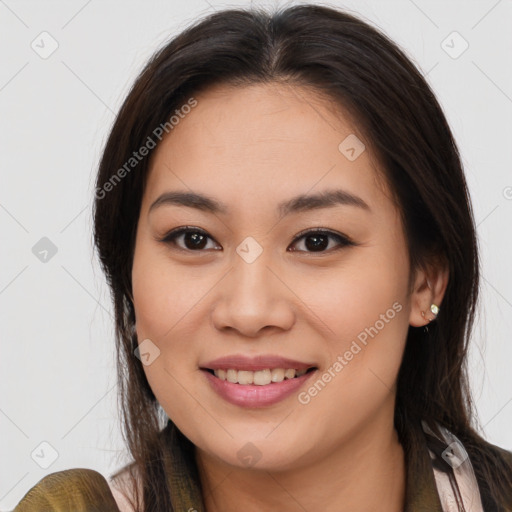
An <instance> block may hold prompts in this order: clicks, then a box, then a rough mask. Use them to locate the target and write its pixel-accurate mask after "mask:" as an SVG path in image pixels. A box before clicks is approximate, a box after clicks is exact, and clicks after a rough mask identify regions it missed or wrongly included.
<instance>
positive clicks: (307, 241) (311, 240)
mask: <svg viewBox="0 0 512 512" xmlns="http://www.w3.org/2000/svg"><path fill="white" fill-rule="evenodd" d="M302 239H304V246H305V247H306V248H307V249H308V251H306V252H327V251H326V250H325V249H326V248H327V247H328V246H329V239H331V240H335V241H336V242H337V245H338V249H341V248H343V247H347V246H350V245H355V244H354V243H353V242H352V241H351V240H349V239H348V238H347V237H346V236H343V235H340V234H338V233H334V232H332V231H329V230H326V229H320V230H319V229H316V230H311V231H307V232H306V233H302V234H300V235H299V236H297V238H295V240H294V243H296V242H297V241H300V240H302ZM335 246H336V244H335ZM329 249H332V247H330V248H329ZM293 250H296V249H293ZM293 250H292V251H293ZM336 250H337V249H336Z"/></svg>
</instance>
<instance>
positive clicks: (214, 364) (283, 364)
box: [201, 354, 315, 371]
mask: <svg viewBox="0 0 512 512" xmlns="http://www.w3.org/2000/svg"><path fill="white" fill-rule="evenodd" d="M312 367H315V364H314V363H307V362H301V361H295V360H293V359H288V358H286V357H280V356H275V355H270V354H269V355H266V354H263V355H259V356H253V357H249V356H245V355H242V354H236V355H232V356H224V357H219V358H218V359H214V360H213V361H209V362H207V363H205V364H204V365H201V368H203V369H207V370H229V369H235V370H246V371H258V370H266V369H267V368H269V369H273V368H285V369H286V368H295V369H296V370H307V369H308V368H312Z"/></svg>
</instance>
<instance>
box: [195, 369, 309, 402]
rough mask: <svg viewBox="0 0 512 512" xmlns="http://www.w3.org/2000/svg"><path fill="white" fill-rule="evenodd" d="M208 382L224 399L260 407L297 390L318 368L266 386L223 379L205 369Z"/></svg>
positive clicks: (278, 400)
mask: <svg viewBox="0 0 512 512" xmlns="http://www.w3.org/2000/svg"><path fill="white" fill-rule="evenodd" d="M203 373H204V374H205V376H206V378H207V379H208V382H209V383H210V385H211V386H212V388H213V389H214V391H216V392H217V394H219V395H220V396H221V397H222V398H224V400H226V401H227V402H230V403H232V404H234V405H238V406H240V407H252V408H260V407H266V406H268V405H273V404H276V403H278V402H280V401H281V400H284V399H285V398H287V397H288V396H290V395H291V394H293V393H294V392H296V391H297V390H298V389H299V388H300V387H301V386H302V385H303V384H304V383H305V382H306V381H307V380H308V379H309V378H310V377H311V376H312V375H313V374H314V373H316V370H313V371H310V372H308V373H305V374H304V375H301V376H300V377H295V378H293V379H285V380H283V381H282V382H272V383H271V384H266V385H265V386H256V385H254V384H234V383H233V382H229V381H227V380H221V379H219V378H218V377H215V375H213V374H211V373H210V372H208V371H206V370H203Z"/></svg>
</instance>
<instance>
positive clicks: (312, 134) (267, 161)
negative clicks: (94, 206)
mask: <svg viewBox="0 0 512 512" xmlns="http://www.w3.org/2000/svg"><path fill="white" fill-rule="evenodd" d="M194 99H195V100H196V101H197V104H196V106H195V107H194V108H192V109H190V111H189V113H187V114H182V116H180V118H179V121H178V123H176V124H174V126H173V128H172V130H171V131H170V132H169V134H168V135H166V136H165V137H164V138H163V140H162V142H161V143H160V144H159V145H158V147H157V149H156V150H155V154H154V155H153V158H152V161H151V166H150V170H149V176H148V180H147V188H146V193H147V195H149V196H153V197H154V195H155V194H158V193H161V192H162V191H165V189H168V188H171V189H176V188H179V189H180V190H187V189H189V190H194V191H201V192H208V193H209V195H222V196H223V197H226V196H227V199H226V202H229V201H230V197H231V199H232V200H233V201H237V200H239V198H240V197H244V200H246V201H249V202H250V201H251V199H253V200H255V201H257V200H258V199H259V200H261V199H262V198H265V199H266V200H268V201H274V200H275V201H276V202H281V200H282V198H283V197H288V196H292V195H298V194H304V193H306V192H308V191H309V190H312V191H314V192H320V191H322V190H323V189H333V188H339V187H343V188H344V189H346V190H347V191H349V192H352V193H354V194H357V195H359V196H364V199H365V201H367V202H369V203H374V204H375V203H378V202H379V201H382V200H384V199H383V197H381V196H382V195H383V192H384V195H387V194H386V191H385V190H383V187H384V188H385V184H383V183H382V181H381V180H380V179H379V172H378V169H377V167H378V166H377V163H376V161H375V158H374V157H373V155H372V154H371V151H370V147H369V144H368V142H369V141H366V140H365V139H364V137H363V135H362V134H361V133H360V131H359V130H358V127H357V125H356V124H355V123H354V121H353V119H352V118H351V116H350V115H349V114H348V113H347V112H345V111H344V109H343V107H342V106H341V105H340V104H338V103H335V102H334V101H332V100H329V99H328V98H326V97H325V96H321V95H320V94H319V93H317V92H316V91H314V90H312V89H310V88H305V87H301V86H296V85H294V86H291V85H285V84H277V83H272V84H253V85H246V86H242V87H241V86H236V87H235V86H231V85H217V86H214V87H212V88H209V89H207V90H205V91H203V92H202V93H200V94H198V95H195V96H194ZM185 101H186V100H185ZM347 150H348V153H347ZM354 156H355V157H356V158H354ZM246 206H249V204H248V203H246Z"/></svg>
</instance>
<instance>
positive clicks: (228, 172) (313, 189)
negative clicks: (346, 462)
mask: <svg viewBox="0 0 512 512" xmlns="http://www.w3.org/2000/svg"><path fill="white" fill-rule="evenodd" d="M195 99H196V100H197V105H196V106H195V107H194V108H192V109H190V110H191V111H190V112H189V113H188V114H186V115H182V116H181V117H180V120H179V123H177V124H175V125H174V128H173V129H172V131H171V132H170V133H169V135H168V136H167V137H166V138H164V139H163V141H162V143H161V144H160V145H159V146H158V147H157V149H156V150H155V153H154V154H153V155H152V161H151V168H150V173H149V176H148V181H147V187H146V189H145V192H144V197H143V201H142V207H141V212H140V219H139V223H138V228H137V238H136V246H135V255H134V263H133V273H132V278H133V298H134V305H135V312H136V329H137V336H138V340H139V344H141V343H143V344H142V345H141V346H140V350H141V353H143V354H146V355H145V356H143V361H144V363H145V364H144V371H145V373H146V375H147V379H148V381H149V383H150V385H151V388H152V389H153V392H154V394H155V396H156V397H157V399H158V401H159V402H160V404H161V405H162V407H163V408H164V409H165V411H166V412H167V414H168V416H169V417H170V418H171V419H172V420H173V422H174V423H175V424H176V425H177V426H178V428H179V429H180V430H181V431H182V432H183V433H184V434H185V435H186V436H187V437H188V438H189V439H190V440H191V441H192V442H193V443H194V444H195V445H196V446H197V447H198V448H199V449H200V453H203V454H205V455H206V456H209V457H214V458H215V459H216V460H219V459H220V460H222V461H224V462H225V463H228V464H231V465H235V466H239V467H249V466H251V465H254V466H255V467H258V468H267V469H286V468H291V467H300V465H301V464H311V463H312V462H314V461H315V460H316V459H319V458H322V457H325V456H326V455H327V454H332V453H334V452H336V451H337V450H343V447H344V446H347V444H348V443H349V442H350V441H351V440H352V439H354V438H355V437H356V436H360V435H367V434H368V435H370V432H371V430H370V429H371V428H375V426H376V425H381V426H382V425H389V426H391V425H392V418H393V409H394V396H395V381H396V377H397V373H398V369H399V366H400V362H401V357H402V353H403V350H404V346H405V339H406V335H407V330H408V326H409V323H410V320H411V318H412V314H413V313H412V309H413V308H412V307H411V300H412V299H411V296H410V295H409V294H408V282H409V281H408V279H409V264H408V256H407V254H408V253H407V246H406V241H405V239H404V233H403V229H402V225H401V222H400V218H399V214H398V211H397V210H396V208H395V206H394V204H393V202H392V200H391V194H390V192H389V190H388V189H386V188H385V186H384V184H383V183H382V181H381V180H379V179H378V178H377V172H376V170H375V168H374V167H373V165H374V164H373V163H372V162H373V161H372V160H371V155H370V149H369V148H368V147H366V149H365V148H364V146H362V142H361V140H360V139H361V137H359V139H358V138H356V137H357V135H355V134H356V129H357V127H356V126H354V125H352V124H351V123H350V120H349V118H348V117H346V116H344V115H343V114H342V112H341V111H338V112H337V110H339V109H335V108H334V106H333V104H332V103H327V102H326V100H321V99H320V98H318V97H317V96H316V95H315V94H314V93H313V92H312V91H311V90H308V89H304V88H301V87H290V86H284V85H277V84H272V85H268V84H267V85H253V86H248V87H243V88H241V87H237V88H230V87H227V86H216V87H215V88H213V89H210V90H208V91H207V92H205V93H203V94H200V95H198V96H196V97H195ZM187 111H188V109H187ZM363 142H364V141H363ZM166 194H167V196H166ZM171 194H174V196H172V195H171ZM178 194H182V196H178ZM195 194H197V195H198V196H199V195H200V196H201V197H205V198H207V199H201V198H194V195H195ZM331 194H332V196H331ZM299 196H303V197H301V198H300V199H296V198H298V197H299ZM322 196H324V199H325V200H322ZM180 197H181V198H180ZM187 226H188V227H190V232H189V233H177V234H176V236H174V238H170V237H169V238H167V240H164V239H166V235H167V234H168V233H169V232H170V231H171V230H176V229H177V228H183V227H187ZM319 230H321V231H323V233H319V232H318V231H319ZM304 232H307V233H304ZM347 240H348V241H347ZM416 314H417V312H416ZM286 370H288V371H286ZM293 370H299V372H298V376H297V372H294V371H293ZM306 370H309V371H307V372H306V373H304V372H305V371H306ZM215 374H216V375H215ZM294 375H295V377H293V376H294ZM284 377H288V378H284ZM292 377H293V378H292ZM283 378H284V380H283ZM223 379H227V380H223ZM230 381H234V382H230ZM273 381H274V382H273ZM251 382H252V384H250V383H251ZM248 383H249V384H248Z"/></svg>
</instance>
